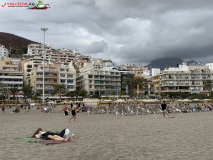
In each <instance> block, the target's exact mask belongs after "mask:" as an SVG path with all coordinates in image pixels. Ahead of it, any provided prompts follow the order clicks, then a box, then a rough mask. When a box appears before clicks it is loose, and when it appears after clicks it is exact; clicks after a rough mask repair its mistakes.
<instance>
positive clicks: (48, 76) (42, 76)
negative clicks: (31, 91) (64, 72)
mask: <svg viewBox="0 0 213 160" xmlns="http://www.w3.org/2000/svg"><path fill="white" fill-rule="evenodd" d="M37 77H43V75H37V76H36V78H37ZM44 77H53V78H54V77H55V78H57V76H54V75H44Z"/></svg>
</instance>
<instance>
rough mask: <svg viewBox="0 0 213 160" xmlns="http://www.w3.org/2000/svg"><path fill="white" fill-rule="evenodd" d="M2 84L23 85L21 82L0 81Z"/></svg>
mask: <svg viewBox="0 0 213 160" xmlns="http://www.w3.org/2000/svg"><path fill="white" fill-rule="evenodd" d="M1 83H3V84H23V81H1Z"/></svg>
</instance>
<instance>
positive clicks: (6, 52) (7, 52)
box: [0, 44, 9, 58]
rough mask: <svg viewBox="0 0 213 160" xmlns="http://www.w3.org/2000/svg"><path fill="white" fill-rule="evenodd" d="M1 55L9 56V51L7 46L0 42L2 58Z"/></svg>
mask: <svg viewBox="0 0 213 160" xmlns="http://www.w3.org/2000/svg"><path fill="white" fill-rule="evenodd" d="M1 57H9V51H8V50H7V48H5V46H3V45H1V44H0V58H1Z"/></svg>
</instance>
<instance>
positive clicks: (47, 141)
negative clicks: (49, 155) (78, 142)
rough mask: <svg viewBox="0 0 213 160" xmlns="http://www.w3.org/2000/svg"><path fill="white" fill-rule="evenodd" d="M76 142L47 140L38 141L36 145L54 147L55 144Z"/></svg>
mask: <svg viewBox="0 0 213 160" xmlns="http://www.w3.org/2000/svg"><path fill="white" fill-rule="evenodd" d="M69 142H74V141H68V142H66V141H55V140H46V141H37V142H36V143H40V144H45V145H50V144H51V145H53V144H61V143H69Z"/></svg>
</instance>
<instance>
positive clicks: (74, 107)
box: [69, 103, 78, 122]
mask: <svg viewBox="0 0 213 160" xmlns="http://www.w3.org/2000/svg"><path fill="white" fill-rule="evenodd" d="M77 106H78V103H76V104H75V105H74V106H73V107H72V117H71V118H70V119H69V122H70V120H71V119H72V118H74V122H75V120H76V112H77Z"/></svg>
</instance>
